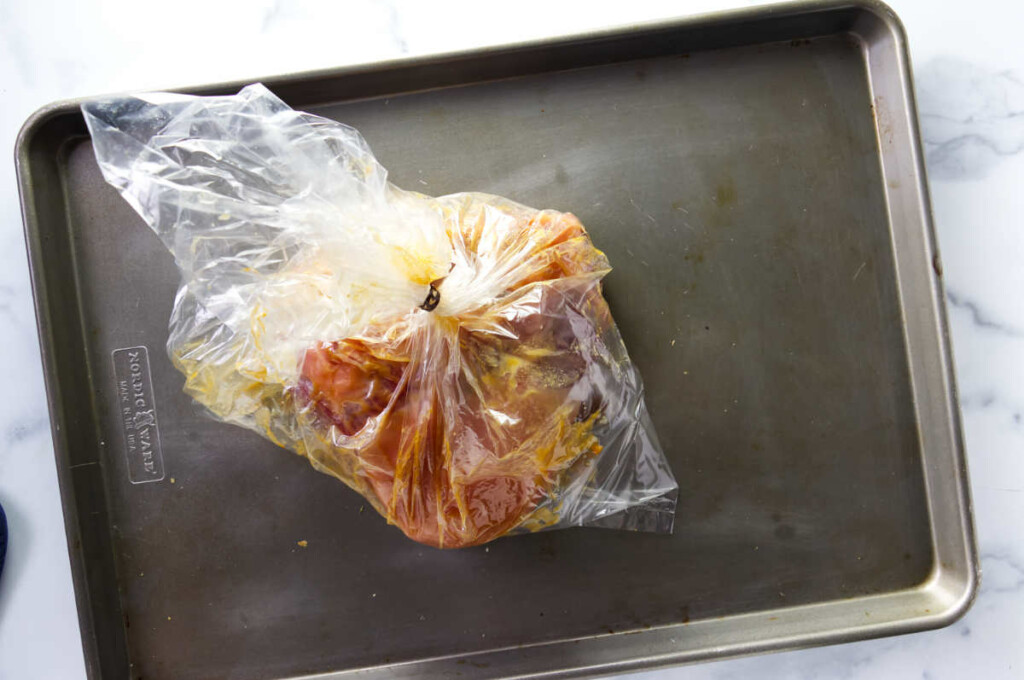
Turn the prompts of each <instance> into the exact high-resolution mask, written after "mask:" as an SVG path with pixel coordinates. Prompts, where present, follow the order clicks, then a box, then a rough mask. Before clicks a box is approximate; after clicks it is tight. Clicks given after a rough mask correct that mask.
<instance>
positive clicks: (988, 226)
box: [0, 0, 1024, 680]
mask: <svg viewBox="0 0 1024 680" xmlns="http://www.w3.org/2000/svg"><path fill="white" fill-rule="evenodd" d="M753 4H760V3H752V2H743V1H742V0H689V1H688V2H686V3H680V2H671V1H661V0H632V1H631V2H625V3H609V4H605V5H601V4H600V3H594V2H552V1H551V0H521V1H520V2H517V3H510V4H509V5H507V6H505V7H503V8H502V9H501V10H500V13H499V11H498V10H495V9H491V8H487V7H486V5H485V4H484V3H469V2H456V1H455V0H439V1H435V2H430V3H424V2H416V0H380V1H374V0H351V1H349V2H345V3H340V2H328V1H327V0H324V1H321V2H316V1H314V0H305V1H303V0H295V1H292V0H249V1H248V2H241V1H240V0H234V1H233V2H219V3H218V2H208V1H205V0H180V1H179V2H177V3H173V4H166V3H160V4H148V3H139V2H133V1H131V0H80V1H79V2H68V1H66V0H65V1H64V2H61V1H60V0H56V1H54V0H5V2H2V3H0V93H2V95H3V102H4V105H3V107H0V157H4V158H7V159H8V161H6V162H4V163H0V347H3V348H4V352H3V353H2V354H0V371H2V374H3V375H5V376H7V377H6V378H5V381H6V383H7V384H8V385H9V386H10V387H13V386H16V387H17V388H18V389H17V390H14V389H11V388H10V387H9V388H8V389H7V390H6V391H5V392H4V393H3V394H0V440H2V445H0V502H2V503H3V505H4V507H5V508H6V510H7V513H8V518H9V523H10V530H11V535H12V538H11V546H10V553H9V555H8V563H7V567H6V570H5V572H4V574H3V577H2V578H0V678H12V679H18V680H21V679H25V678H47V679H50V678H67V679H69V680H74V679H76V678H84V677H85V671H84V665H83V660H82V653H81V645H80V641H79V632H78V623H77V617H76V613H75V603H74V595H73V592H72V585H71V577H70V568H69V563H68V555H67V549H66V545H65V537H64V528H63V519H62V513H61V508H60V499H59V496H58V492H57V479H56V471H55V467H54V461H53V451H52V444H51V441H50V434H49V427H48V419H47V413H46V400H45V395H44V391H43V381H42V374H41V368H40V362H39V354H38V344H37V340H36V329H35V320H34V316H33V307H32V295H31V290H30V287H29V279H28V271H27V264H26V259H25V254H24V241H23V237H22V227H21V217H20V213H19V204H18V194H17V189H16V185H15V177H14V166H13V163H12V162H11V161H10V159H11V158H12V156H13V147H14V140H15V135H16V134H17V131H18V129H19V127H20V125H21V123H22V122H23V121H24V120H25V118H26V117H27V116H28V115H29V114H31V113H32V112H33V111H34V110H35V109H37V108H38V107H40V106H42V105H43V104H46V103H48V102H51V101H53V100H57V99H64V98H71V97H79V96H87V95H94V94H99V93H104V92H112V91H125V90H142V89H154V88H161V89H163V88H168V87H174V86H181V85H189V84H198V83H204V82H213V81H223V80H235V79H240V80H241V79H250V80H251V79H255V78H259V77H263V76H267V75H271V74H275V73H282V72H292V71H302V70H307V69H318V68H327V67H334V66H339V65H344V64H349V63H357V62H367V61H374V60H379V59H387V58H393V57H397V56H401V55H410V54H425V53H431V52H438V51H449V50H453V49H464V48H471V47H476V46H482V45H491V44H499V43H506V42H511V41H518V40H523V39H530V38H542V37H546V36H550V35H556V34H564V33H573V32H578V31H583V30H586V29H590V28H598V27H605V26H614V25H623V24H630V23H635V22H639V21H644V20H650V19H658V18H667V17H671V16H678V15H680V14H681V13H683V14H695V13H700V12H705V11H712V10H719V9H725V8H730V7H739V6H749V5H753ZM891 5H892V7H893V8H894V9H895V10H896V12H897V13H898V14H899V15H900V17H901V18H902V20H903V22H904V24H905V25H906V28H907V32H908V34H909V37H910V46H911V52H912V57H913V61H914V64H915V77H916V87H917V93H918V104H919V108H920V114H921V128H922V134H923V138H924V144H925V147H926V153H927V165H928V172H929V178H930V186H931V198H932V205H933V208H934V216H935V222H936V225H937V229H938V234H939V247H940V249H941V252H942V257H943V262H944V270H945V280H946V285H947V300H948V307H949V314H950V322H951V325H952V332H953V341H954V342H953V344H954V348H955V357H956V366H957V370H958V375H959V384H960V393H961V404H962V409H963V421H964V426H965V431H966V438H967V449H968V460H969V465H970V472H971V484H972V488H973V494H974V510H975V519H976V524H977V532H978V539H979V546H980V552H981V561H982V570H983V578H982V582H981V589H980V594H979V596H978V599H977V601H976V603H975V605H974V607H973V608H972V609H971V610H970V612H968V614H967V615H966V616H965V617H964V618H963V619H962V620H960V621H959V622H957V623H955V624H954V625H952V626H950V627H948V628H945V629H942V630H937V631H931V632H926V633H918V634H913V635H905V636H900V637H894V638H886V639H881V640H872V641H866V642H859V643H853V644H847V645H840V646H832V647H824V648H817V649H812V650H805V651H797V652H787V653H781V654H775V655H769V656H760V657H752V658H748V659H740V660H729V661H722V662H717V663H711V664H705V665H701V666H690V667H685V668H675V669H668V670H662V671H656V672H649V673H641V674H638V675H635V676H629V677H630V678H636V679H639V678H645V679H651V680H652V679H654V678H676V677H679V678H682V677H686V678H723V679H724V678H731V677H737V678H742V677H806V678H822V679H824V678H843V679H847V678H855V679H861V678H863V679H867V678H871V679H873V680H874V679H877V678H897V677H898V678H909V677H921V678H926V679H931V680H940V679H942V678H951V679H952V678H962V677H982V678H987V679H990V680H991V679H997V678H1011V677H1019V676H1020V675H1021V673H1022V672H1024V644H1022V643H1024V305H1022V304H1021V294H1022V292H1024V266H1022V263H1024V191H1022V190H1021V179H1022V178H1024V153H1021V151H1022V149H1024V41H1021V40H1020V36H1019V29H1020V26H1021V25H1024V4H1022V3H1020V2H1019V0H975V2H973V3H971V4H970V6H969V8H967V9H968V10H969V11H967V12H964V11H963V8H961V9H959V10H958V12H957V15H956V16H951V15H950V14H949V13H948V12H946V11H943V10H941V9H939V7H938V6H937V3H934V2H931V1H930V0H891ZM349 29H351V30H349ZM184 35H189V36H191V38H190V39H189V40H188V41H187V44H189V45H203V46H204V49H203V50H201V51H197V50H194V49H190V48H187V47H185V45H186V42H185V41H184V40H182V38H181V36H184Z"/></svg>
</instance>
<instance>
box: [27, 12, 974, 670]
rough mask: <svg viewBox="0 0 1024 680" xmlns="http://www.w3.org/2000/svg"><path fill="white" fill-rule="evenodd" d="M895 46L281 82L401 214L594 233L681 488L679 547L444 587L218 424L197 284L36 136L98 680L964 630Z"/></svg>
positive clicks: (381, 526)
mask: <svg viewBox="0 0 1024 680" xmlns="http://www.w3.org/2000/svg"><path fill="white" fill-rule="evenodd" d="M886 17H887V15H886V14H885V10H884V9H883V8H881V7H879V6H875V5H871V4H870V3H869V4H868V5H867V6H858V7H852V8H851V7H848V6H846V5H841V4H837V5H835V6H827V5H814V6H809V7H801V6H797V7H796V8H795V9H793V10H792V11H790V13H789V14H788V15H787V14H786V13H782V14H778V15H767V14H763V13H750V14H739V15H734V16H730V17H725V18H719V19H715V20H708V21H706V22H704V23H701V22H697V23H693V22H688V23H683V24H678V25H666V26H661V27H657V28H656V29H648V33H646V34H645V33H643V31H635V32H632V33H624V34H621V35H618V36H616V35H606V36H604V41H603V42H602V41H601V40H593V39H590V40H584V39H580V40H576V41H575V42H574V41H567V42H564V43H561V44H554V45H550V44H549V45H542V46H527V47H522V48H518V49H519V50H520V51H519V52H515V51H513V52H512V53H503V52H500V51H498V52H490V53H486V54H483V55H479V56H477V57H473V56H464V57H460V58H453V59H440V60H436V61H434V62H429V61H428V62H422V63H421V62H414V63H411V64H404V65H398V66H393V67H380V68H379V69H377V70H375V69H374V68H373V67H368V68H365V69H362V70H358V69H357V70H355V71H349V72H340V73H337V74H319V75H317V76H315V77H313V76H308V77H306V76H301V75H299V76H293V77H289V78H285V79H281V80H279V81H278V82H276V83H275V82H271V86H272V87H274V89H276V90H277V91H279V92H280V93H281V94H282V95H283V96H284V97H285V98H286V99H287V100H288V101H290V102H291V103H292V104H293V105H295V106H297V107H302V108H306V109H308V110H312V111H314V112H317V113H320V114H322V115H325V116H329V117H332V118H336V119H338V120H341V121H343V122H345V123H348V124H350V125H353V126H355V127H357V128H358V129H360V130H361V131H362V132H363V134H364V135H365V137H366V138H367V139H368V141H369V142H370V144H371V146H372V147H373V149H374V151H375V153H376V154H377V155H378V157H379V158H380V160H381V161H382V163H383V164H384V165H385V166H386V167H388V168H389V169H390V170H391V177H392V180H393V181H394V182H395V183H396V184H398V185H400V186H402V187H405V188H409V189H416V190H419V191H423V192H425V193H433V194H441V193H447V192H453V191H463V190H473V191H485V192H492V193H497V194H502V195H506V196H509V197H511V198H514V199H516V200H518V201H520V202H523V203H526V204H529V205H534V206H538V207H554V208H558V209H562V210H571V211H573V212H575V213H576V214H577V215H578V216H579V217H580V218H581V219H582V220H583V222H584V224H586V225H587V228H588V229H589V231H590V232H591V234H592V236H593V239H594V241H595V242H596V243H597V245H598V246H599V247H600V248H602V249H603V250H605V251H606V252H607V254H608V256H609V258H610V260H611V262H612V264H613V266H614V267H615V270H614V272H613V273H612V274H611V276H610V277H609V278H608V280H607V286H606V291H605V292H606V296H607V297H608V299H609V301H610V304H611V306H612V309H613V312H614V315H615V318H616V320H617V322H618V324H619V326H620V328H621V329H622V333H623V336H624V338H625V341H626V343H627V346H628V348H629V350H630V353H631V355H632V357H633V359H634V360H635V361H636V363H637V364H638V366H639V368H640V370H641V372H642V374H643V376H644V378H645V381H646V386H647V403H648V405H649V407H650V410H651V413H652V416H653V418H654V421H655V425H656V427H657V430H658V433H659V436H660V438H661V441H662V442H663V444H664V448H665V450H666V453H667V454H668V456H669V457H670V460H671V463H672V466H673V469H674V471H675V474H676V476H677V478H678V479H679V481H680V486H681V494H680V502H679V509H678V517H677V522H676V531H675V533H674V534H672V535H671V536H654V535H646V534H634V533H625V532H613V531H603V530H567V531H557V532H550V533H544V534H539V535H531V536H520V537H514V538H508V539H503V540H500V541H498V542H496V543H493V544H491V545H489V546H486V547H480V548H473V549H467V550H461V551H448V552H442V551H435V550H432V549H429V548H425V547H423V546H420V545H417V544H414V543H412V542H410V541H408V540H407V539H405V538H403V537H402V536H401V534H400V533H399V532H398V531H396V530H394V529H393V528H389V527H387V526H386V525H385V523H384V521H383V520H382V519H381V518H379V517H378V516H376V514H375V513H373V512H372V511H369V510H368V509H367V511H365V512H364V511H363V506H364V503H363V501H362V500H361V499H360V498H359V497H358V496H357V495H356V494H355V493H353V492H351V491H349V490H348V489H346V488H345V487H343V486H342V485H341V484H339V483H338V482H336V481H335V480H333V479H331V478H329V477H327V476H324V475H320V474H317V473H315V472H314V471H313V470H312V469H311V468H310V467H309V466H308V465H307V464H306V463H305V461H303V460H302V459H300V458H298V457H297V456H294V455H291V454H289V453H287V452H284V451H282V450H280V449H277V448H276V447H274V446H273V445H272V444H270V443H268V442H266V441H264V440H262V439H260V438H259V437H257V436H256V435H254V434H251V433H248V432H245V431H242V430H239V429H235V428H232V427H230V426H227V425H223V424H219V423H216V422H213V421H211V420H208V419H206V418H205V417H204V416H203V415H202V414H201V413H200V412H199V410H198V408H197V407H195V406H194V405H193V404H192V403H191V402H190V400H189V399H188V398H187V397H185V396H184V395H183V394H182V393H181V385H182V378H181V376H180V375H179V374H178V373H177V372H176V371H175V370H174V369H173V368H172V366H171V365H170V363H169V361H168V359H167V358H166V356H165V354H164V352H163V345H164V342H165V340H166V324H167V318H168V315H169V313H170V309H171V304H172V301H173V296H174V291H175V289H176V286H177V282H178V275H177V271H176V269H175V267H174V265H173V262H172V261H171V257H170V255H169V254H168V253H167V252H166V251H165V250H164V249H163V247H162V246H161V244H160V243H159V241H158V240H157V239H156V237H155V236H154V235H153V234H152V233H150V232H149V231H148V230H147V229H146V228H145V227H144V225H143V224H142V222H141V220H140V219H139V218H138V217H137V216H136V215H135V214H134V213H133V212H132V211H131V209H130V208H129V207H128V206H127V205H126V204H125V203H123V202H122V201H121V200H120V199H119V197H118V196H117V195H116V193H115V192H114V190H113V189H111V188H110V187H108V186H107V185H106V184H104V182H103V180H102V178H101V177H100V174H99V171H98V169H97V167H96V164H95V160H94V159H93V155H92V149H91V146H90V143H89V141H88V138H87V137H84V136H83V130H82V125H81V120H80V118H79V117H78V114H77V113H76V111H75V110H74V109H73V108H63V109H61V108H58V109H56V110H55V111H54V112H51V113H49V114H47V115H46V117H45V119H41V120H37V121H36V123H35V128H32V127H31V126H30V128H29V134H28V135H26V136H23V138H22V141H21V145H20V147H19V154H20V156H19V171H20V172H21V179H22V187H23V192H24V196H25V197H26V220H27V224H28V232H27V233H28V237H29V246H30V251H31V255H32V257H33V262H34V275H35V277H36V291H37V304H38V306H39V309H40V323H41V333H42V337H43V344H44V348H45V352H46V361H47V373H48V377H49V383H48V384H49V389H50V396H51V402H52V404H53V411H54V422H55V428H56V429H55V438H56V442H57V450H58V463H59V467H60V469H61V479H62V492H63V494H64V501H65V507H66V512H67V515H68V530H69V537H70V540H71V548H72V558H73V564H74V569H75V579H76V589H77V593H78V597H79V606H80V608H81V610H82V612H81V615H82V625H83V634H84V637H85V646H86V656H87V660H88V665H89V670H90V673H91V675H92V677H97V678H98V677H124V676H125V675H126V674H127V675H129V676H130V677H132V678H136V677H138V678H142V677H145V678H150V677H160V678H199V677H240V678H241V677H244V678H283V677H296V676H300V675H303V674H306V673H313V672H330V671H336V672H343V671H349V670H352V669H360V668H362V669H371V670H372V673H371V674H376V675H377V676H380V677H398V676H402V677H406V676H407V677H421V676H431V677H433V676H441V677H449V676H450V677H456V676H461V675H465V676H473V677H492V676H493V677H497V676H505V675H514V674H529V673H539V672H549V671H554V670H559V671H560V672H562V673H564V674H566V675H568V674H575V673H586V672H598V671H600V672H609V671H613V670H622V669H628V668H637V667H644V666H648V665H655V664H660V663H666V662H672V661H687V660H694V659H701V658H713V657H715V656H722V655H726V654H731V653H743V652H751V651H759V650H762V649H774V648H779V647H786V646H795V645H806V644H811V643H816V642H826V641H838V640H845V639H855V638H858V637H865V636H869V635H879V634H884V633H892V632H900V631H906V630H914V629H921V628H925V627H931V626H936V625H942V624H944V623H948V622H949V621H950V620H952V618H954V617H955V616H957V615H958V614H959V613H960V612H962V610H963V608H964V607H965V606H966V603H967V602H969V600H970V596H971V593H972V590H973V586H974V570H975V567H974V563H973V552H972V544H971V531H970V523H969V517H968V516H967V514H966V512H967V511H966V501H965V496H964V493H965V491H964V489H963V486H962V485H963V478H962V475H963V470H962V458H961V456H962V452H961V451H960V444H959V439H958V430H957V423H956V412H955V403H954V402H953V401H952V399H953V397H952V391H951V387H950V385H951V383H950V382H949V380H950V379H951V377H950V376H949V374H948V363H947V362H948V355H947V354H946V352H947V348H946V347H945V345H944V340H943V334H942V333H943V325H942V323H943V322H942V317H941V310H940V309H938V308H937V307H936V306H935V305H934V304H933V305H932V307H931V308H930V309H931V312H930V315H929V307H928V304H927V302H928V301H929V300H931V299H932V298H934V296H935V292H936V290H937V286H938V285H939V283H938V282H937V280H936V278H935V277H936V275H935V273H933V272H932V270H931V268H930V264H931V261H932V257H933V256H932V251H931V247H932V246H931V242H930V238H929V235H928V232H927V214H926V212H923V210H924V208H923V207H922V206H923V205H925V204H923V203H922V201H923V191H924V188H923V177H921V176H920V175H919V173H917V172H916V171H915V168H916V165H915V164H914V153H913V151H914V149H915V148H916V147H915V144H916V139H915V137H914V134H915V132H914V129H913V126H912V125H913V124H912V121H913V118H912V115H911V116H910V117H909V118H906V115H905V114H906V112H907V111H909V110H910V109H909V106H910V102H909V100H908V101H907V102H906V103H905V104H904V106H903V107H899V106H898V104H899V102H898V100H897V108H896V109H895V114H893V113H891V112H890V111H889V110H888V109H887V110H886V112H884V115H883V114H879V115H877V116H876V113H879V112H876V108H875V107H876V106H878V105H879V99H878V96H879V92H880V91H883V90H884V91H886V92H888V90H886V88H890V89H891V88H897V89H896V90H895V91H896V92H899V91H900V90H899V87H900V86H902V85H903V84H904V83H905V81H904V80H901V78H903V77H904V75H903V72H902V71H901V70H900V68H898V65H897V63H896V61H895V60H896V58H897V57H898V55H899V49H898V48H899V47H900V45H899V40H900V34H899V29H898V26H896V25H894V24H891V23H890V22H889V20H888V19H887V18H886ZM214 89H217V88H214ZM890 102H891V99H890ZM887 105H891V103H890V104H887ZM911 113H912V112H911ZM901 115H902V116H904V118H903V120H905V121H909V122H904V123H903V125H906V126H909V127H900V125H901V123H900V120H901V118H900V116H901ZM887 135H888V137H887ZM887 145H888V146H887ZM899 182H903V183H904V186H905V188H904V189H903V190H902V191H903V193H902V194H900V193H898V192H896V191H895V189H894V186H899ZM893 183H896V184H895V185H894V184H893ZM915 201H916V203H915ZM915 205H916V212H915ZM901 211H902V212H901ZM922 262H924V263H925V265H923V266H922V264H921V263H922ZM908 309H909V310H910V311H909V312H908ZM138 346H144V347H147V348H148V349H149V353H148V354H149V363H150V371H151V376H152V378H151V384H147V385H146V389H147V390H149V389H151V390H152V400H154V401H155V404H156V412H157V413H158V414H159V425H158V427H159V453H160V457H161V462H162V467H163V478H162V480H158V479H157V475H156V474H155V472H153V474H152V475H151V478H152V479H151V480H149V481H152V483H141V484H133V483H131V482H132V481H133V480H134V481H140V480H141V481H147V480H146V479H145V474H146V471H145V469H144V470H143V471H142V472H141V473H139V472H137V471H136V472H135V473H133V474H132V475H131V476H130V474H129V472H130V470H129V462H128V461H129V460H132V465H137V464H138V462H139V461H138V460H135V459H133V458H131V457H130V456H131V452H129V454H130V455H129V457H128V458H126V450H125V444H124V441H123V430H122V427H121V419H122V418H123V414H122V413H121V410H120V408H119V406H120V405H119V399H120V398H121V396H123V395H121V396H119V394H118V389H117V383H118V380H116V379H115V378H116V377H117V376H115V373H114V369H113V366H112V363H111V353H112V351H114V350H116V349H119V348H131V347H138ZM919 365H920V366H923V367H924V368H923V369H920V368H915V367H918V366H919ZM124 370H129V369H124V368H123V369H122V372H123V371H124ZM922 381H931V382H928V383H925V382H922ZM936 381H937V382H936ZM932 385H938V387H939V388H940V389H938V390H924V389H923V388H925V387H929V388H930V386H932ZM146 394H147V395H148V394H149V392H147V393H146ZM153 470H155V468H153ZM151 472H152V471H151ZM130 477H131V478H130ZM940 507H944V508H947V509H949V508H952V510H949V512H953V511H954V510H955V511H956V513H959V514H956V513H954V514H952V515H949V517H952V519H949V517H945V516H944V515H942V512H945V511H944V510H941V509H938V510H937V508H940ZM958 518H959V519H958ZM958 521H959V524H958V523H957V522H958ZM299 541H305V542H306V547H301V546H299V545H298V542H299ZM940 576H941V577H944V578H946V579H947V585H946V587H945V590H943V589H941V588H939V589H937V587H936V586H934V583H937V582H939V581H941V579H940ZM929 604H930V607H929ZM814 605H820V606H814ZM808 606H811V608H809V609H808V608H807V607H808ZM933 608H934V609H933ZM872 616H874V617H875V618H874V619H872V618H871V617H872ZM571 641H574V642H571ZM396 664H405V665H396Z"/></svg>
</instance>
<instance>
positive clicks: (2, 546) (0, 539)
mask: <svg viewBox="0 0 1024 680" xmlns="http://www.w3.org/2000/svg"><path fill="white" fill-rule="evenodd" d="M6 554H7V515H5V514H4V506H2V505H0V575H2V574H3V573H4V556H5V555H6Z"/></svg>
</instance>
